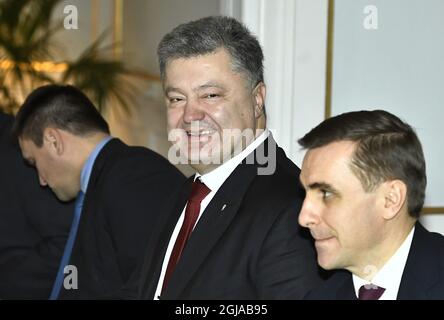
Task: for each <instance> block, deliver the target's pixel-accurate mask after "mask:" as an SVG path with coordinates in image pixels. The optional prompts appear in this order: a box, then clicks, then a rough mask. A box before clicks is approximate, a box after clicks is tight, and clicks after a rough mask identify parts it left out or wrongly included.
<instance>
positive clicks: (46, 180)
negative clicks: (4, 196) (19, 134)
mask: <svg viewBox="0 0 444 320" xmlns="http://www.w3.org/2000/svg"><path fill="white" fill-rule="evenodd" d="M19 143H20V148H21V150H22V155H23V158H24V159H25V161H26V162H28V163H29V164H30V165H31V166H34V167H35V168H36V170H37V173H38V176H39V182H40V185H41V186H48V187H49V188H51V190H52V191H53V192H54V194H55V195H56V196H57V198H59V200H61V201H69V200H72V199H74V198H75V197H76V196H77V193H78V192H79V190H80V182H79V181H80V178H79V177H80V174H79V173H78V172H76V171H75V170H72V166H70V165H69V164H68V163H67V162H66V161H64V160H63V157H62V156H61V153H60V148H59V146H58V143H59V141H54V140H53V139H52V138H51V137H48V136H46V137H44V140H43V145H42V146H41V147H38V146H37V145H36V144H35V143H34V142H33V141H32V140H30V139H26V138H20V139H19Z"/></svg>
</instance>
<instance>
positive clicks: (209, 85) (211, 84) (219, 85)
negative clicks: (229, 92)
mask: <svg viewBox="0 0 444 320" xmlns="http://www.w3.org/2000/svg"><path fill="white" fill-rule="evenodd" d="M207 88H219V89H225V87H224V86H223V85H221V84H219V83H216V82H207V83H205V84H203V85H201V86H198V87H197V88H196V89H195V91H198V90H202V89H207Z"/></svg>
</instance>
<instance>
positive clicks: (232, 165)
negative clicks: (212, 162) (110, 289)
mask: <svg viewBox="0 0 444 320" xmlns="http://www.w3.org/2000/svg"><path fill="white" fill-rule="evenodd" d="M268 135H269V131H268V130H267V129H265V130H264V132H262V133H261V134H260V135H259V136H258V137H257V138H256V139H255V140H254V141H253V142H252V143H250V144H249V145H248V146H247V147H246V148H245V149H244V150H242V152H240V153H239V154H237V155H236V156H234V157H233V158H231V159H230V160H228V161H226V162H224V163H223V164H221V165H220V166H219V167H217V168H216V169H214V170H213V171H210V172H208V173H206V174H204V175H200V174H199V173H196V175H195V177H194V180H196V179H198V178H200V181H201V182H203V183H204V184H205V185H206V186H207V187H208V188H209V189H210V190H211V192H210V193H209V194H208V195H207V196H206V197H205V199H203V200H202V202H201V204H200V211H199V217H198V218H197V220H196V224H195V225H194V226H196V225H197V223H198V221H199V220H200V217H201V216H202V213H203V212H204V211H205V208H206V207H207V206H208V204H209V203H210V201H211V199H213V197H214V195H215V194H216V193H217V191H218V190H219V188H220V187H221V186H222V184H223V183H224V182H225V180H227V178H228V177H229V176H230V175H231V173H232V172H233V171H234V169H236V167H237V166H238V165H239V164H240V163H241V162H242V160H244V159H245V158H246V157H247V156H248V155H249V154H250V153H251V152H253V151H254V150H255V149H256V148H257V147H259V146H260V145H261V144H262V142H264V141H265V140H266V139H267V138H268ZM186 207H187V205H185V207H184V208H183V210H182V214H181V215H180V217H179V220H178V221H177V224H176V227H175V228H174V231H173V233H172V235H171V238H170V242H169V243H168V247H167V251H166V253H165V256H164V258H163V263H162V270H161V272H160V277H159V282H158V283H157V288H156V292H155V294H154V300H158V299H159V297H160V294H161V292H162V286H163V280H164V278H165V273H166V269H167V267H168V262H169V260H170V256H171V253H172V251H173V248H174V244H175V243H176V239H177V237H178V235H179V232H180V228H181V227H182V223H183V220H184V218H185V209H186Z"/></svg>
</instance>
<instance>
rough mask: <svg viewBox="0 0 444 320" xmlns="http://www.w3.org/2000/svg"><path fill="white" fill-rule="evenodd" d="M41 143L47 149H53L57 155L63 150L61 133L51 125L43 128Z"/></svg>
mask: <svg viewBox="0 0 444 320" xmlns="http://www.w3.org/2000/svg"><path fill="white" fill-rule="evenodd" d="M43 144H44V145H46V146H47V148H48V150H51V151H53V152H54V153H55V154H57V155H61V154H62V153H63V150H64V146H63V135H62V134H61V132H60V130H59V129H57V128H53V127H48V128H45V129H44V130H43Z"/></svg>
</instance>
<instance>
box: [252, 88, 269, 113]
mask: <svg viewBox="0 0 444 320" xmlns="http://www.w3.org/2000/svg"><path fill="white" fill-rule="evenodd" d="M265 96H266V87H265V84H264V83H263V82H259V83H258V84H257V86H256V87H255V88H254V89H253V97H254V117H255V118H256V119H257V118H259V117H260V116H262V115H263V114H264V105H265Z"/></svg>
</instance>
